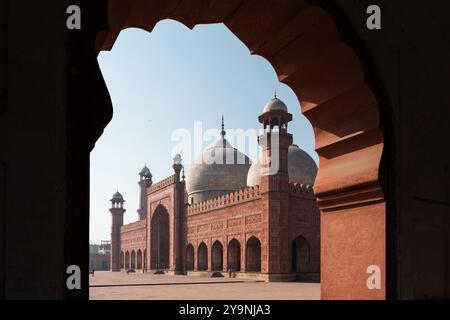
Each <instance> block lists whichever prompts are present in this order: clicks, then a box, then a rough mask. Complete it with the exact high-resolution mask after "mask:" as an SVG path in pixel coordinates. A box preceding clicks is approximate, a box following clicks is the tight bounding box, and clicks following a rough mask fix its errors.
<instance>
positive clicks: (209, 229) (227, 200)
mask: <svg viewBox="0 0 450 320" xmlns="http://www.w3.org/2000/svg"><path fill="white" fill-rule="evenodd" d="M258 120H259V122H260V123H261V124H262V126H263V128H264V133H263V134H262V135H260V136H259V137H258V143H259V145H260V146H261V147H262V155H261V157H260V159H258V160H256V161H254V162H253V163H251V161H250V159H249V158H248V157H247V156H246V155H245V154H243V153H241V152H240V151H239V150H237V149H236V148H234V147H233V146H232V145H231V144H230V143H229V142H228V141H227V139H226V132H225V130H224V127H223V122H222V131H221V137H220V139H219V140H218V141H217V142H216V143H215V144H214V145H213V146H212V147H210V148H208V149H206V150H205V151H204V152H203V153H202V154H200V155H199V156H198V158H197V159H196V160H195V161H194V162H193V164H191V165H190V167H189V170H188V172H187V176H186V177H185V176H184V170H183V164H182V161H181V157H180V156H179V155H177V156H175V158H174V161H173V165H172V166H173V170H174V174H173V175H171V176H169V177H166V178H165V179H163V180H161V181H159V182H157V183H153V181H152V174H151V172H150V170H149V169H148V168H147V167H144V168H143V169H142V170H141V172H140V173H139V176H140V180H139V187H140V204H139V209H138V210H137V211H138V215H139V220H138V221H136V222H133V223H130V224H126V225H124V224H123V215H124V213H125V208H124V202H125V200H124V198H123V196H122V195H121V194H120V193H119V192H117V193H116V194H114V195H113V197H112V199H111V204H112V205H111V208H110V212H111V215H112V226H111V270H112V271H123V270H129V269H134V270H135V271H142V272H155V273H162V272H167V273H171V274H184V275H186V274H187V275H190V274H193V275H208V276H222V275H224V274H226V273H228V272H229V271H230V270H231V271H232V273H233V274H234V276H235V277H243V278H245V277H246V278H249V277H251V278H255V279H261V280H266V281H294V280H313V281H314V280H318V279H319V277H320V211H319V208H318V205H317V203H316V198H315V196H314V192H313V186H314V181H315V178H316V174H317V165H316V164H315V162H314V160H313V159H312V158H311V157H310V156H309V155H308V154H307V153H306V152H305V151H303V150H301V149H300V148H299V147H298V146H296V145H294V144H293V143H292V142H293V137H292V134H290V133H289V132H288V123H289V122H290V121H291V120H292V115H291V114H290V113H289V112H288V109H287V107H286V105H285V103H284V102H282V101H281V100H280V99H278V98H277V97H274V98H273V99H271V100H270V101H269V102H268V103H267V105H266V106H265V107H264V109H263V112H262V114H261V115H260V116H259V117H258ZM205 159H213V161H211V160H209V161H206V160H205Z"/></svg>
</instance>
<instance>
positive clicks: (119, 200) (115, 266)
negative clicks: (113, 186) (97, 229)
mask: <svg viewBox="0 0 450 320" xmlns="http://www.w3.org/2000/svg"><path fill="white" fill-rule="evenodd" d="M110 201H111V208H110V209H109V211H110V212H111V216H112V224H111V271H120V227H121V226H123V214H124V213H125V209H124V207H123V203H124V202H125V200H124V199H123V196H122V195H121V194H120V193H119V191H117V192H116V193H115V194H114V195H113V196H112V199H111V200H110Z"/></svg>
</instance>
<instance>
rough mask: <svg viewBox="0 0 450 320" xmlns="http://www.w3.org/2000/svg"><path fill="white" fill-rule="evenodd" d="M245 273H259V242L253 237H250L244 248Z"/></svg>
mask: <svg viewBox="0 0 450 320" xmlns="http://www.w3.org/2000/svg"><path fill="white" fill-rule="evenodd" d="M245 271H246V272H260V271H261V241H259V239H258V238H256V237H255V236H252V237H250V238H249V239H248V240H247V244H246V246H245Z"/></svg>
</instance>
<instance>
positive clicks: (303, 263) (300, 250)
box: [292, 236, 310, 273]
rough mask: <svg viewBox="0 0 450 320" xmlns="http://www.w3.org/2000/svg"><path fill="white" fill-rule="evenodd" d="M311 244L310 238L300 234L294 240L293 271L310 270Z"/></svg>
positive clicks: (304, 271) (305, 271) (303, 271)
mask: <svg viewBox="0 0 450 320" xmlns="http://www.w3.org/2000/svg"><path fill="white" fill-rule="evenodd" d="M309 252H310V245H309V242H308V240H306V239H305V238H304V237H302V236H298V237H297V238H295V239H294V240H293V241H292V272H294V273H307V272H310V255H309Z"/></svg>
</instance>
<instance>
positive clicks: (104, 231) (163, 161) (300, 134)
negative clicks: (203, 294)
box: [90, 20, 318, 242]
mask: <svg viewBox="0 0 450 320" xmlns="http://www.w3.org/2000/svg"><path fill="white" fill-rule="evenodd" d="M98 62H99V65H100V68H101V71H102V74H103V77H104V78H105V81H106V85H107V87H108V90H109V93H110V95H111V100H112V104H113V108H114V116H113V119H112V121H111V122H110V123H109V125H108V126H107V127H106V129H105V131H104V133H103V135H102V136H101V137H100V139H99V140H98V141H97V144H96V146H95V149H94V150H93V151H92V153H91V203H90V210H91V211H90V212H91V213H90V228H91V229H90V237H91V241H95V242H99V241H100V240H109V239H110V232H111V215H110V213H109V211H108V209H109V207H110V202H109V199H110V198H111V196H112V194H113V193H114V192H116V190H117V189H118V190H119V191H120V192H121V193H122V194H123V196H124V198H125V200H126V202H125V208H126V209H127V211H126V213H125V217H124V221H125V223H129V222H132V221H135V220H137V218H138V215H137V212H136V209H137V208H138V199H139V198H138V197H139V188H138V184H137V182H138V180H139V176H138V172H139V171H140V170H141V168H142V167H143V166H144V165H145V164H146V165H147V166H148V167H149V168H150V171H151V172H152V174H153V181H154V182H156V181H159V180H161V179H163V178H165V177H166V176H169V175H171V174H173V170H172V149H173V148H174V145H176V144H177V142H176V141H172V139H171V135H172V133H173V132H174V130H177V129H179V128H184V129H187V130H189V131H191V132H192V131H193V127H194V121H202V125H203V128H204V129H210V128H217V129H219V128H220V118H221V115H222V114H223V115H224V116H225V127H226V128H233V129H238V128H241V129H244V130H247V129H251V128H254V129H259V128H260V124H259V123H258V120H257V117H258V115H259V114H260V113H261V111H262V109H263V107H264V105H265V104H266V103H267V102H268V101H269V100H270V99H271V98H272V97H273V94H274V90H275V89H276V91H277V96H278V97H279V98H280V99H281V100H283V101H284V102H285V103H286V104H287V106H288V108H289V111H290V112H291V113H292V114H293V115H294V120H293V121H292V122H291V124H290V127H289V131H290V132H291V133H293V134H294V143H296V144H298V145H299V146H300V148H302V149H304V150H305V151H306V152H308V153H309V154H310V155H311V156H312V157H313V158H314V160H316V162H318V157H317V154H316V153H315V152H314V132H313V129H312V127H311V124H310V123H309V121H308V120H307V119H306V118H305V117H303V116H302V115H301V114H300V105H299V102H298V99H297V97H296V95H295V94H294V93H293V91H292V90H291V89H290V88H289V87H288V86H286V85H284V84H282V83H280V82H278V79H277V76H276V73H275V71H274V69H273V67H272V66H271V65H270V63H268V62H267V61H266V60H265V59H264V58H262V57H259V56H252V55H250V53H249V50H248V49H247V47H246V46H245V45H244V44H243V43H242V42H241V41H240V40H239V39H238V38H237V37H236V36H234V35H233V34H232V33H231V32H230V31H229V30H228V29H227V28H226V27H225V26H224V25H223V24H214V25H203V26H196V27H195V28H194V29H193V30H190V29H189V28H187V27H185V26H184V25H182V24H180V23H178V22H176V21H172V20H165V21H161V22H160V23H158V24H157V25H156V27H155V29H154V30H153V32H151V33H148V32H146V31H143V30H140V29H127V30H124V31H122V32H121V34H120V36H119V38H118V40H117V41H116V43H115V45H114V47H113V49H112V51H110V52H101V53H100V55H99V57H98ZM207 145H208V144H205V147H206V146H207ZM250 156H252V155H250Z"/></svg>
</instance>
